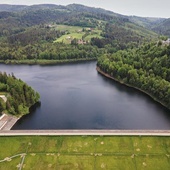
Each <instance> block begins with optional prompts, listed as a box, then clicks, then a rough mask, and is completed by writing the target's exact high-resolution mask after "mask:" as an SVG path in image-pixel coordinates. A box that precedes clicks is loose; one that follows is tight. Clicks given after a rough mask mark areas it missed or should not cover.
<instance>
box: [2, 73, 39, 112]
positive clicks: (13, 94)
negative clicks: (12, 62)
mask: <svg viewBox="0 0 170 170" xmlns="http://www.w3.org/2000/svg"><path fill="white" fill-rule="evenodd" d="M0 92H3V94H5V96H6V97H7V101H6V102H4V101H3V100H2V99H1V98H0V112H2V111H5V112H7V113H9V114H13V115H23V114H28V113H29V108H30V107H31V106H33V105H34V104H35V103H37V102H38V101H39V99H40V95H39V94H38V93H37V92H35V91H34V90H33V89H32V88H31V87H30V86H28V85H27V84H26V83H24V82H23V81H22V80H20V79H17V78H16V77H15V76H14V74H11V75H7V74H6V73H1V72H0Z"/></svg>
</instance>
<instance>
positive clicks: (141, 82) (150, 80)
mask: <svg viewBox="0 0 170 170" xmlns="http://www.w3.org/2000/svg"><path fill="white" fill-rule="evenodd" d="M169 56H170V45H164V44H162V42H161V41H160V42H158V43H146V44H144V45H142V46H140V47H139V48H134V49H127V50H120V51H118V52H116V53H112V54H104V55H103V56H101V57H100V58H98V63H97V65H98V67H99V68H100V69H101V70H102V71H103V72H105V73H107V74H109V75H110V76H111V77H113V78H115V79H116V80H118V81H120V82H121V83H124V84H127V85H130V86H132V87H136V88H138V89H140V90H142V91H144V92H146V93H147V94H149V95H150V96H152V97H153V98H154V99H155V100H157V101H159V102H161V103H162V104H163V105H164V106H166V107H168V108H169V109H170V57H169Z"/></svg>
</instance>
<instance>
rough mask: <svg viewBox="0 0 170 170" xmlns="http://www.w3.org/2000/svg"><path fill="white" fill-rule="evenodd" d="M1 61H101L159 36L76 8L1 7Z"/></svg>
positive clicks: (97, 11)
mask: <svg viewBox="0 0 170 170" xmlns="http://www.w3.org/2000/svg"><path fill="white" fill-rule="evenodd" d="M0 11H1V12H0V60H1V62H5V63H9V62H11V61H15V63H18V61H21V60H22V61H23V60H24V61H27V62H28V63H29V62H30V60H32V61H31V62H32V63H37V61H40V60H41V63H46V62H45V60H55V61H71V60H72V61H75V60H89V59H90V60H91V59H96V58H97V57H98V56H100V55H101V54H102V53H103V52H108V53H110V52H116V51H118V50H123V49H126V48H133V47H137V46H138V45H140V44H142V43H143V42H144V41H150V40H153V39H157V38H158V37H159V35H158V34H156V33H155V32H153V31H151V30H149V29H147V28H144V27H143V26H140V25H139V24H137V23H134V22H132V21H130V19H129V18H128V17H127V16H123V15H120V14H116V13H113V12H111V11H107V10H104V9H100V8H92V7H86V6H83V5H77V4H72V5H68V6H61V5H51V4H42V5H33V6H17V5H14V6H12V5H0Z"/></svg>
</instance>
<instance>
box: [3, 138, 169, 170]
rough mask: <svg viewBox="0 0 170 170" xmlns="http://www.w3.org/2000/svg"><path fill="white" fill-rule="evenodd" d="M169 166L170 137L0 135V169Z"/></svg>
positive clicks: (156, 169) (153, 169) (161, 169)
mask: <svg viewBox="0 0 170 170" xmlns="http://www.w3.org/2000/svg"><path fill="white" fill-rule="evenodd" d="M13 169H24V170H30V169H32V170H44V169H45V170H53V169H57V170H67V169H68V170H76V169H77V170H81V169H82V170H86V169H87V170H100V169H109V170H110V169H120V170H121V169H122V170H142V169H145V170H169V169H170V137H145V136H133V137H131V136H22V137H21V136H14V137H0V170H13Z"/></svg>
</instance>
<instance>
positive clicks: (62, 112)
mask: <svg viewBox="0 0 170 170" xmlns="http://www.w3.org/2000/svg"><path fill="white" fill-rule="evenodd" d="M0 71H1V72H4V71H5V72H7V73H12V72H13V73H14V75H15V76H16V77H17V78H20V79H22V80H23V81H25V82H26V83H27V84H29V85H30V86H32V87H33V88H34V89H35V90H36V91H38V92H39V93H40V95H41V105H39V106H37V107H36V108H33V109H32V111H31V113H30V114H29V115H26V116H24V117H22V118H21V119H20V120H19V121H18V122H17V123H16V124H15V125H14V127H13V129H125V130H126V129H127V130H128V129H136V130H137V129H160V130H162V129H170V111H169V110H168V109H166V108H165V107H163V106H161V105H160V104H159V103H157V102H155V101H153V100H152V99H151V98H150V97H148V96H147V95H145V94H143V93H142V92H139V91H137V90H135V89H132V88H129V87H126V86H124V85H121V84H119V83H117V82H114V81H113V80H110V79H108V78H106V77H104V76H102V75H100V74H99V73H98V72H97V71H96V62H94V61H93V62H83V63H74V64H73V63H72V64H62V65H55V66H54V65H53V66H39V65H5V64H0Z"/></svg>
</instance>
